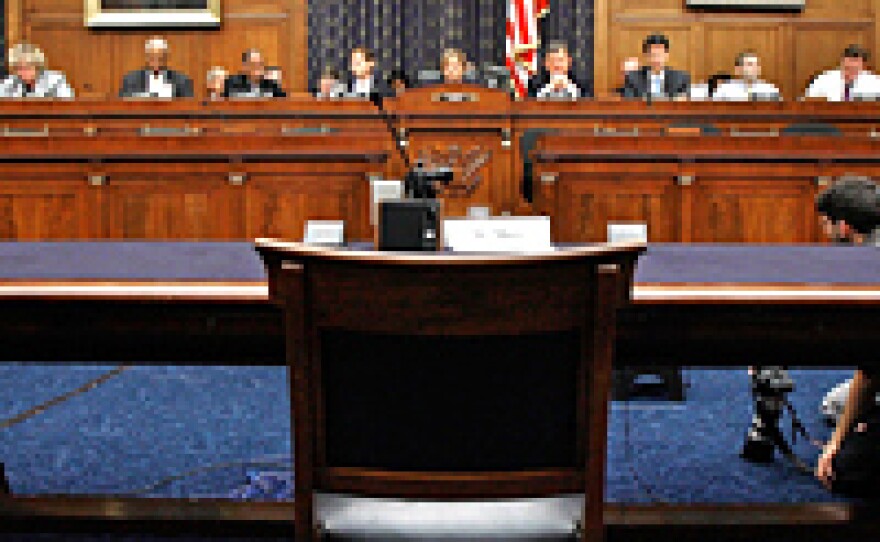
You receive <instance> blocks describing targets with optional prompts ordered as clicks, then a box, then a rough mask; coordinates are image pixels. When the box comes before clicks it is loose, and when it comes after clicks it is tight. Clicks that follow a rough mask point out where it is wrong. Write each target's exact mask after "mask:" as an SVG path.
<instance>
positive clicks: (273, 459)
mask: <svg viewBox="0 0 880 542" xmlns="http://www.w3.org/2000/svg"><path fill="white" fill-rule="evenodd" d="M291 462H293V457H291V456H289V455H281V456H266V457H261V458H258V459H253V460H250V461H228V462H223V463H213V464H211V465H203V466H201V467H196V468H194V469H190V470H188V471H185V472H182V473H179V474H173V475H171V476H166V477H165V478H162V479H161V480H159V481H158V482H155V483H153V484H150V485H148V486H146V487H144V488H142V489H138V490H136V491H133V492H131V493H129V494H128V496H131V497H139V496H142V495H145V494H148V493H152V492H154V491H156V490H157V489H160V488H163V487H165V486H167V485H169V484H171V483H174V482H176V481H178V480H183V479H184V478H189V477H190V476H193V475H194V474H201V473H203V472H210V471H212V470H221V469H229V468H232V467H255V466H258V467H274V466H287V467H290V463H291ZM291 468H292V467H291Z"/></svg>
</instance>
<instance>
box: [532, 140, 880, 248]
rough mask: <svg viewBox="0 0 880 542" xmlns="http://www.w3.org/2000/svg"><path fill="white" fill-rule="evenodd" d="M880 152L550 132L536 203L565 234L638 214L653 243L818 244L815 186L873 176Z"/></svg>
mask: <svg viewBox="0 0 880 542" xmlns="http://www.w3.org/2000/svg"><path fill="white" fill-rule="evenodd" d="M878 150H880V147H878V143H877V142H875V141H874V140H871V139H866V138H819V137H812V138H811V137H806V138H784V137H783V138H729V137H728V138H725V137H708V138H695V137H688V136H683V137H676V136H667V137H650V136H646V137H632V138H627V137H596V136H576V135H556V136H545V137H544V138H543V139H542V140H541V141H540V142H539V144H538V150H537V151H536V152H535V153H534V156H535V159H536V165H535V178H536V182H537V196H536V200H535V204H536V207H537V209H538V211H539V212H541V213H543V214H546V215H549V216H550V217H551V220H552V222H553V223H554V232H555V233H556V235H557V239H558V240H559V241H560V242H601V241H604V240H605V231H606V227H607V224H608V223H611V222H640V223H646V224H647V225H648V233H649V240H651V241H652V242H659V241H677V242H711V243H815V242H820V241H821V240H822V239H821V237H820V233H821V232H820V231H819V228H818V215H817V214H816V212H815V209H814V206H815V196H816V194H817V193H818V191H819V190H821V189H822V188H823V187H824V186H827V185H828V183H829V182H830V180H831V179H832V178H833V176H834V175H839V174H841V173H843V172H848V173H860V174H868V175H870V174H876V173H877V171H878V166H880V162H878V160H877V152H878ZM831 164H833V166H831Z"/></svg>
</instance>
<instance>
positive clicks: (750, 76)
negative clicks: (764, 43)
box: [712, 51, 780, 102]
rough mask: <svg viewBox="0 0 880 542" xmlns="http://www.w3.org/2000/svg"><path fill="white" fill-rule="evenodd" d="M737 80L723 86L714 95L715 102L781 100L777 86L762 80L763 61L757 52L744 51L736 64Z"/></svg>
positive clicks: (738, 56)
mask: <svg viewBox="0 0 880 542" xmlns="http://www.w3.org/2000/svg"><path fill="white" fill-rule="evenodd" d="M734 66H735V72H736V76H737V78H736V79H731V80H730V81H727V82H726V83H723V84H721V85H720V86H719V87H718V89H717V90H716V91H715V93H714V94H713V95H712V99H713V100H719V101H729V102H748V101H763V100H779V99H780V92H779V89H778V88H776V85H773V84H772V83H768V82H766V81H764V80H762V79H761V59H760V58H759V57H758V53H756V52H755V51H743V52H742V53H740V54H738V55H737V56H736V61H735V63H734Z"/></svg>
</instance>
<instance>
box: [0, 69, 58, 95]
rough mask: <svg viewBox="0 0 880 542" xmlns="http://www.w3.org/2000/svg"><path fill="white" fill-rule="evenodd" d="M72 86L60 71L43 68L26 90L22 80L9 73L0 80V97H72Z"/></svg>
mask: <svg viewBox="0 0 880 542" xmlns="http://www.w3.org/2000/svg"><path fill="white" fill-rule="evenodd" d="M73 97H74V91H73V88H71V86H70V85H69V84H68V83H67V79H66V78H65V77H64V74H63V73H61V72H56V71H52V70H43V71H42V72H41V73H40V74H39V75H38V76H37V80H36V82H35V83H34V87H33V88H32V89H31V90H30V92H28V89H27V88H26V86H25V84H24V81H22V80H21V79H20V78H19V77H18V76H16V75H9V76H7V77H6V79H4V80H3V81H2V82H0V98H73Z"/></svg>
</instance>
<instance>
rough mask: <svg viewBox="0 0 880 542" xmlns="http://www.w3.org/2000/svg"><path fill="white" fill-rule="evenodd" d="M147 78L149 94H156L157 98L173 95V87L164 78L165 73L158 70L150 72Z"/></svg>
mask: <svg viewBox="0 0 880 542" xmlns="http://www.w3.org/2000/svg"><path fill="white" fill-rule="evenodd" d="M148 77H149V79H148V80H147V93H148V94H149V95H150V96H158V97H159V98H172V97H173V96H174V87H173V86H172V85H171V83H169V82H168V81H166V80H165V74H164V73H163V72H159V74H158V75H157V74H155V73H153V72H150V74H149V75H148Z"/></svg>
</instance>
